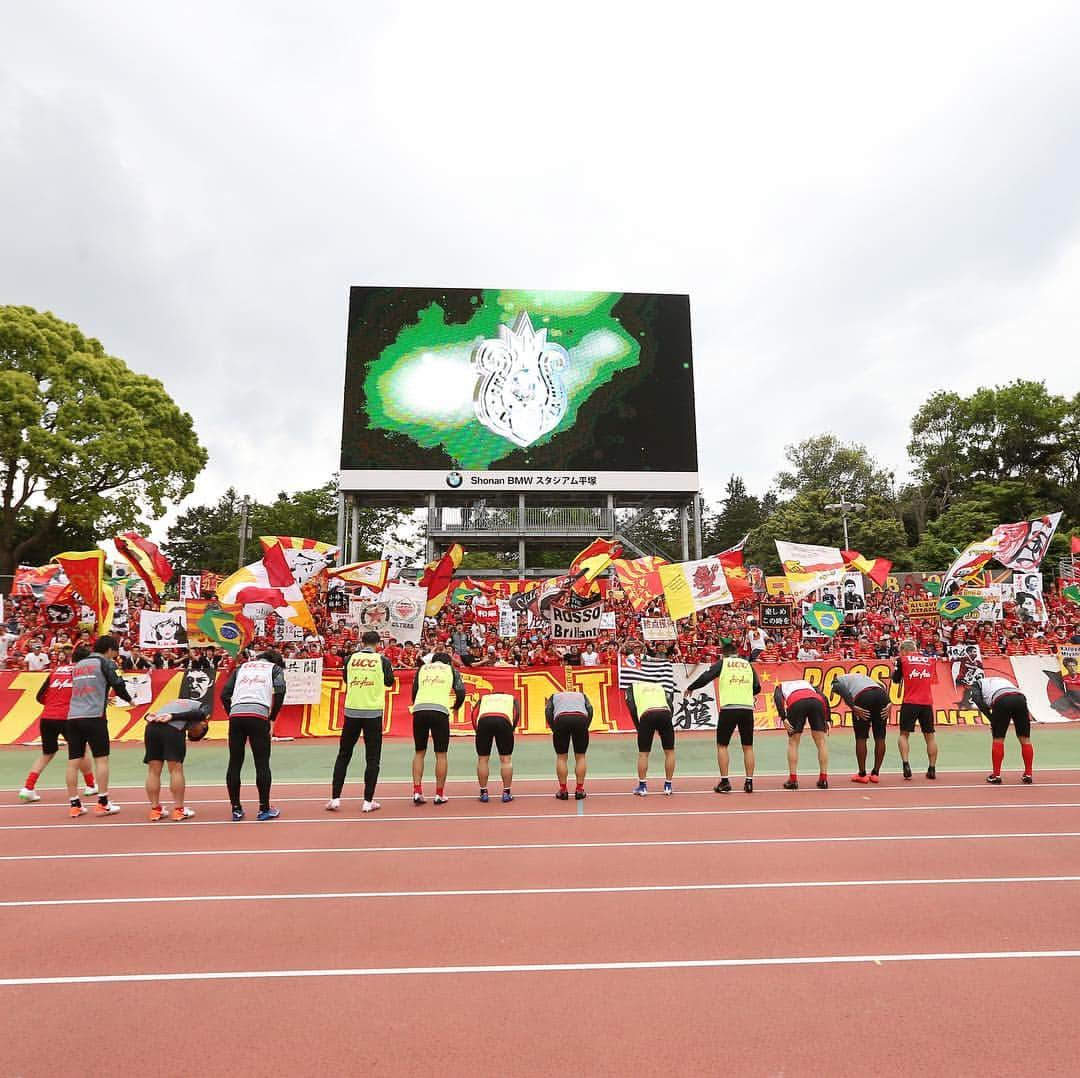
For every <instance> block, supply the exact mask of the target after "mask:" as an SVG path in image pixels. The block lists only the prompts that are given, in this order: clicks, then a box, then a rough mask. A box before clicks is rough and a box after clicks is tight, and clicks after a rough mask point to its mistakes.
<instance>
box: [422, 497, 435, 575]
mask: <svg viewBox="0 0 1080 1078" xmlns="http://www.w3.org/2000/svg"><path fill="white" fill-rule="evenodd" d="M427 516H428V518H427V557H426V558H424V561H426V562H430V561H434V560H435V540H434V539H432V538H431V525H432V522H433V521H434V520H435V495H434V494H429V495H428V496H427Z"/></svg>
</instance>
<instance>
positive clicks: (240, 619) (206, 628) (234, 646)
mask: <svg viewBox="0 0 1080 1078" xmlns="http://www.w3.org/2000/svg"><path fill="white" fill-rule="evenodd" d="M199 628H200V629H202V631H203V632H204V633H206V635H207V636H208V637H209V638H210V639H211V640H213V641H214V643H215V644H218V645H220V646H221V647H223V648H224V649H225V650H226V651H227V652H228V653H229V654H230V655H231V656H232V657H233V658H234V659H235V658H236V656H237V655H239V654H240V652H241V650H242V649H243V648H244V646H245V645H246V644H247V642H248V641H249V640H251V639H252V638H253V637H254V635H255V627H254V625H252V624H251V622H250V621H249V620H248V619H247V618H245V617H244V615H243V614H230V613H228V612H227V611H225V610H222V609H221V607H220V606H218V605H217V604H215V603H211V604H210V605H209V606H208V607H207V608H206V611H205V613H204V614H203V616H202V617H201V618H199Z"/></svg>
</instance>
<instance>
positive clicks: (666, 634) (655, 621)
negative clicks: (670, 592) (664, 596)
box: [641, 618, 675, 640]
mask: <svg viewBox="0 0 1080 1078" xmlns="http://www.w3.org/2000/svg"><path fill="white" fill-rule="evenodd" d="M641 636H642V639H644V640H674V639H675V622H673V621H672V620H671V618H642V619H641Z"/></svg>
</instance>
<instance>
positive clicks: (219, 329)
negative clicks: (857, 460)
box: [0, 0, 1080, 530]
mask: <svg viewBox="0 0 1080 1078" xmlns="http://www.w3.org/2000/svg"><path fill="white" fill-rule="evenodd" d="M3 24H4V37H5V44H4V49H3V57H2V59H0V206H2V207H3V229H2V241H0V303H20V304H30V305H32V306H34V307H37V308H41V309H50V310H52V311H54V312H55V313H56V314H57V315H59V316H61V317H62V318H64V319H67V320H70V321H73V322H76V323H78V324H79V326H80V327H81V328H82V329H83V330H84V331H85V332H87V333H88V334H91V335H93V336H96V337H98V338H99V339H100V340H101V341H102V342H103V343H104V345H105V347H106V348H107V349H108V350H109V351H110V352H112V353H113V354H115V355H118V356H120V357H122V358H123V359H125V360H126V361H127V362H128V363H129V364H130V365H131V366H132V367H133V368H134V369H136V370H139V371H145V372H147V373H150V374H153V375H155V376H157V377H159V378H161V379H162V380H163V381H164V383H165V385H166V387H167V388H168V390H169V392H170V393H171V394H172V395H173V397H174V398H175V399H176V400H177V401H178V402H179V403H180V404H181V405H182V406H183V407H184V408H185V409H187V410H188V411H190V412H191V413H192V415H193V416H194V418H195V424H196V429H197V431H198V433H199V437H200V438H201V440H202V441H203V443H204V444H205V445H206V446H207V448H208V450H209V453H210V464H209V466H208V467H207V469H206V471H205V472H204V473H203V474H202V476H201V477H200V478H199V481H198V485H197V487H196V491H195V494H194V496H193V498H192V499H189V504H195V503H198V502H201V501H207V500H210V499H213V498H215V497H216V496H217V495H218V494H219V493H220V492H221V491H222V490H223V489H225V488H226V487H227V486H229V485H235V486H236V487H238V488H239V489H240V490H241V491H244V492H247V493H250V494H252V495H253V496H256V497H259V498H271V497H272V496H273V495H274V494H275V493H276V492H277V491H278V490H282V489H289V490H292V489H297V488H302V487H309V486H314V485H317V484H319V483H321V482H322V481H324V480H325V478H326V477H327V476H328V475H329V473H330V472H331V471H333V470H334V469H335V468H336V466H337V460H338V451H339V438H340V424H341V389H342V380H343V370H344V344H345V315H346V305H347V296H348V287H349V285H350V284H413V285H439V286H444V285H449V286H453V285H460V286H466V287H475V286H489V287H500V286H504V287H529V288H566V289H602V290H612V291H677V292H689V293H690V296H691V308H692V312H693V324H694V350H695V375H696V380H697V390H698V434H699V446H700V470H701V473H702V480H703V485H704V488H705V491H706V495H707V496H708V497H710V499H715V498H716V497H718V496H719V495H720V494H721V493H722V488H723V485H724V483H725V482H726V479H727V476H728V475H729V474H731V473H732V472H735V473H740V474H742V475H743V476H745V478H746V480H747V483H748V485H749V486H750V488H751V490H754V491H755V492H758V493H762V492H763V491H764V490H765V489H766V488H767V486H768V484H769V481H770V480H771V478H772V476H773V475H774V474H775V472H776V471H777V470H778V469H779V468H780V467H781V466H782V463H783V447H784V445H785V444H788V443H790V442H793V441H797V440H799V439H801V438H803V437H806V436H808V435H810V434H815V433H819V432H822V431H827V430H829V431H834V432H835V433H836V434H838V435H839V436H841V437H842V438H844V439H848V440H857V441H863V442H865V443H866V444H867V445H868V446H869V448H870V449H871V451H872V452H873V453H874V454H875V455H876V456H877V457H878V459H879V460H880V461H881V462H882V463H883V464H885V465H886V466H888V467H889V468H892V469H894V470H896V472H897V473H898V475H900V474H903V472H904V471H905V469H906V467H907V460H906V454H905V450H904V446H905V444H906V442H907V438H908V423H909V420H910V417H911V415H912V413H913V412H914V410H915V409H916V408H917V407H918V405H919V404H920V403H921V402H922V401H923V400H924V399H925V398H926V397H927V396H928V395H929V394H930V393H931V392H933V391H935V390H938V389H943V388H955V389H957V390H959V391H961V392H967V391H970V390H972V389H974V388H976V387H977V386H979V385H984V384H997V383H1001V382H1004V381H1007V380H1009V379H1011V378H1013V377H1017V376H1023V377H1034V378H1044V379H1045V380H1046V382H1047V384H1048V385H1049V387H1050V388H1051V389H1052V390H1053V391H1056V392H1061V393H1068V394H1070V395H1071V394H1073V393H1075V392H1077V390H1078V389H1080V373H1078V372H1080V363H1078V362H1077V358H1078V356H1077V352H1078V349H1077V342H1078V339H1080V302H1078V300H1080V5H1077V4H1075V3H1061V4H1051V3H1028V4H1023V5H1020V4H1015V3H1012V4H987V3H971V4H948V3H945V4H943V3H940V2H938V3H933V4H925V5H923V4H910V3H909V4H906V5H900V6H898V5H890V6H888V7H887V8H886V6H884V5H876V4H866V3H858V4H843V5H839V4H813V5H811V4H805V3H799V4H791V5H780V4H757V5H754V4H745V3H742V4H732V5H717V4H713V5H705V4H682V3H677V2H671V0H669V2H667V3H664V4H656V3H650V4H647V5H638V4H630V3H625V2H623V3H617V4H616V3H611V4H607V3H590V2H588V0H577V2H575V3H572V4H561V3H551V2H545V3H543V4H529V5H518V4H513V3H507V2H503V3H493V4H476V3H457V4H451V3H431V4H429V3H413V4H409V3H401V4H388V5H382V4H374V3H355V2H354V3H330V2H311V0H309V2H308V3H306V4H302V5H301V4H296V3H278V2H265V0H264V2H262V3H260V4H248V5H229V4H223V3H221V2H220V0H218V2H215V3H186V4H183V5H175V4H174V5H168V6H166V5H161V4H153V3H150V4H148V3H134V2H132V3H120V2H108V0H103V2H98V3H94V4H85V3H74V2H72V3H59V2H52V0H35V3H33V4H20V5H6V10H5V15H4V20H3ZM670 420H671V421H672V422H678V421H679V417H677V416H672V417H670ZM155 530H156V529H155Z"/></svg>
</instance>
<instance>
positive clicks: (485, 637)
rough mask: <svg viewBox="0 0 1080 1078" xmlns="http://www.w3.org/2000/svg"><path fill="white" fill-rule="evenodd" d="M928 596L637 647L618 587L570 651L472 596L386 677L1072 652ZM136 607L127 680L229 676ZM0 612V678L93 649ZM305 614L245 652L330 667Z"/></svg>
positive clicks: (343, 636)
mask: <svg viewBox="0 0 1080 1078" xmlns="http://www.w3.org/2000/svg"><path fill="white" fill-rule="evenodd" d="M927 597H928V596H926V595H922V594H920V595H915V594H914V593H913V592H911V591H910V590H905V591H899V592H890V591H872V592H871V591H869V590H868V591H867V594H866V597H865V608H864V609H862V610H859V611H858V612H854V613H848V614H847V615H846V617H845V619H844V623H843V625H842V626H841V628H840V630H839V631H838V632H837V633H836V635H835V636H833V637H828V636H823V635H810V631H809V629H808V628H807V626H805V625H804V624H803V620H802V611H801V608H800V605H799V604H798V603H796V604H794V605H793V606H792V607H791V610H790V616H791V624H790V625H788V626H780V627H776V626H763V625H762V624H761V610H760V605H761V604H760V603H758V602H743V603H737V604H732V605H728V606H714V607H710V608H709V609H707V610H704V611H702V612H700V613H699V614H698V615H696V617H694V618H687V619H684V620H682V621H679V622H678V623H677V624H676V639H675V640H672V641H668V642H665V643H662V644H660V645H657V644H654V643H653V642H646V641H645V640H644V639H643V637H642V627H641V619H642V617H663V616H664V615H665V613H666V611H665V609H664V605H663V602H662V600H659V599H658V600H656V601H655V603H654V604H653V606H652V607H651V608H650V609H648V610H645V611H642V612H641V613H635V611H634V610H633V609H632V608H631V606H630V604H629V603H628V602H627V601H626V599H625V597H624V596H623V595H622V593H621V592H620V591H618V590H617V589H616V588H609V589H607V594H606V606H607V609H608V610H610V611H612V612H613V613H614V614H615V631H614V632H611V633H607V634H605V635H603V636H601V637H600V638H599V639H597V640H595V641H589V642H578V643H562V642H556V641H552V639H551V637H550V632H549V631H548V630H547V628H546V623H545V622H544V620H543V619H542V618H538V619H534V625H533V627H523V628H522V629H521V630H520V631H519V633H518V635H517V637H516V638H514V639H504V638H502V637H500V636H499V635H498V628H499V626H498V620H497V618H495V617H493V616H492V608H491V607H490V606H488V607H487V608H486V609H485V608H483V607H482V606H481V607H479V608H478V606H477V605H474V601H473V599H472V598H471V597H470V598H469V599H468V600H466V601H462V602H456V603H453V602H452V603H448V604H447V605H446V606H445V607H444V608H443V610H442V611H441V612H440V613H439V614H438V616H436V617H433V618H428V619H426V621H425V628H424V632H423V638H422V640H421V641H420V643H419V644H414V643H403V642H399V641H397V640H395V639H393V638H390V639H389V640H388V641H387V644H386V646H385V647H384V649H383V650H384V652H385V654H386V655H387V657H388V658H389V659H390V661H391V662H392V663H393V665H394V667H395V668H397V669H408V668H414V667H417V666H419V665H420V664H421V662H422V661H423V659H424V657H425V656H427V655H429V654H430V653H431V652H432V651H435V650H448V651H450V652H451V653H452V654H453V655H454V656H455V661H456V662H458V663H459V664H460V665H462V666H504V667H505V666H515V667H537V666H549V665H558V664H562V663H565V664H567V665H584V666H596V665H601V664H609V665H614V664H615V663H617V662H618V661H620V655H621V661H622V662H623V663H624V664H630V665H633V664H634V663H635V662H637V661H638V659H639V658H640V656H641V655H642V654H643V653H644V652H645V651H646V650H649V649H651V648H654V647H656V646H661V647H663V649H664V650H666V651H667V652H668V654H669V657H670V658H671V659H672V661H674V662H682V663H688V664H696V663H712V662H714V661H715V660H716V659H717V658H718V657H719V655H720V653H721V646H722V641H723V640H724V639H731V640H733V641H735V643H736V644H737V645H738V647H739V650H740V653H741V654H743V655H744V656H746V657H749V658H752V659H753V660H754V661H757V662H783V661H790V660H797V661H815V660H819V659H820V660H870V659H875V658H878V659H887V658H893V657H895V656H896V655H897V654H898V649H899V644H900V641H901V640H904V639H912V640H914V641H915V643H916V644H917V646H918V648H919V650H920V651H921V652H922V653H923V654H925V655H936V656H940V657H942V658H945V657H946V656H947V654H948V648H949V647H950V646H956V645H961V644H962V645H967V646H970V645H972V644H977V645H978V646H979V648H980V649H981V651H982V654H983V655H984V656H995V655H1029V654H1048V653H1052V652H1054V651H1055V650H1056V649H1057V647H1058V646H1059V645H1061V644H1066V643H1074V644H1076V643H1080V606H1077V605H1076V604H1074V603H1071V602H1069V601H1068V600H1065V599H1062V598H1060V597H1058V596H1056V595H1053V594H1051V593H1050V592H1049V591H1047V593H1046V595H1045V597H1044V599H1045V606H1046V614H1047V619H1046V621H1045V622H1042V623H1040V622H1038V621H1033V620H1029V619H1028V618H1027V617H1025V612H1024V611H1022V610H1021V609H1019V608H1017V606H1016V605H1015V604H1013V603H1005V604H1004V605H1003V608H1002V612H1003V617H1002V618H1001V620H999V621H977V620H968V619H964V620H959V621H946V620H944V619H939V618H937V617H912V616H909V614H908V603H909V600H912V599H918V598H923V599H925V598H927ZM771 601H774V600H771ZM145 607H146V599H145V596H142V595H139V594H138V593H137V592H136V593H132V594H131V596H130V598H129V603H128V609H127V623H126V625H125V626H124V627H123V628H121V629H115V628H114V635H117V636H119V637H120V639H121V663H122V666H123V669H124V670H125V671H140V670H151V669H188V668H191V667H196V668H198V667H202V668H204V669H207V670H209V669H210V668H213V669H217V670H220V671H223V672H226V673H227V672H228V671H229V670H231V669H232V668H233V666H234V665H235V660H233V659H232V658H231V657H230V656H229V655H228V654H227V653H226V652H225V651H224V650H223V649H221V648H209V647H208V648H183V647H181V648H174V649H165V650H155V651H146V652H142V651H140V648H139V646H138V621H139V614H140V611H141V610H142V609H144V608H145ZM5 613H6V616H7V617H6V624H5V625H4V626H3V627H2V628H0V669H8V670H29V671H42V670H48V669H50V668H51V667H53V666H55V665H58V664H60V663H63V662H65V661H67V659H68V658H69V656H70V654H71V650H72V648H73V647H74V646H75V645H77V644H79V643H92V641H93V634H92V632H91V630H90V628H89V627H88V626H87V624H86V622H82V623H80V622H79V621H76V623H75V624H72V625H64V626H55V625H53V624H51V623H50V619H49V615H48V611H47V609H46V607H45V605H44V604H43V603H41V602H38V601H37V600H35V599H34V598H32V597H30V596H11V597H9V598H8V599H7V601H6V606H5ZM312 613H313V615H314V618H315V622H316V627H317V631H316V632H315V633H309V634H307V635H306V636H305V637H304V639H302V640H296V641H284V642H283V641H282V640H281V639H279V632H278V624H277V619H276V618H275V617H274V616H273V615H271V616H270V617H269V618H267V619H266V621H265V625H264V630H265V635H263V636H260V637H258V638H256V639H255V640H254V641H253V642H252V644H251V646H250V650H251V651H253V652H254V651H258V650H260V649H262V648H265V647H270V646H274V647H277V648H278V649H280V651H281V652H282V654H283V655H284V656H285V657H286V658H322V660H323V666H324V669H328V670H333V669H338V668H340V667H341V664H342V662H343V660H344V659H345V658H346V657H347V656H348V655H349V654H350V653H351V652H352V651H353V650H355V649H356V647H357V646H358V643H357V642H358V638H359V635H360V633H361V632H362V631H363V626H356V625H350V624H348V623H347V620H346V619H345V618H344V617H343V615H342V614H340V613H333V612H331V611H330V610H329V609H328V608H327V606H326V605H325V603H324V602H315V603H313V604H312ZM84 614H88V612H86V611H84ZM524 620H525V619H522V621H524ZM242 657H243V656H241V658H242Z"/></svg>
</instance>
